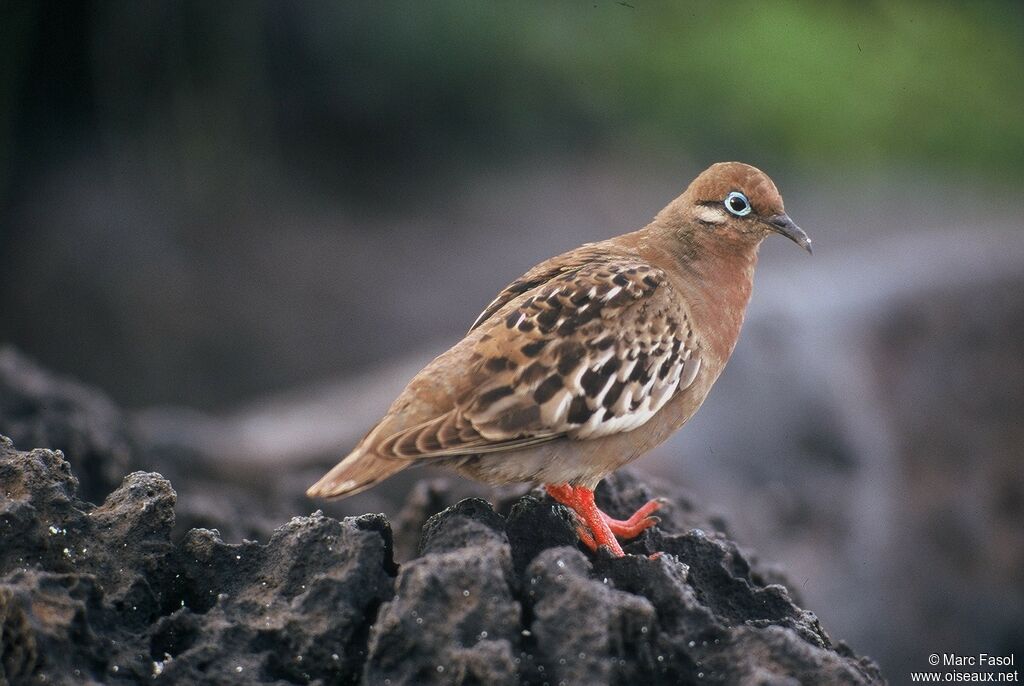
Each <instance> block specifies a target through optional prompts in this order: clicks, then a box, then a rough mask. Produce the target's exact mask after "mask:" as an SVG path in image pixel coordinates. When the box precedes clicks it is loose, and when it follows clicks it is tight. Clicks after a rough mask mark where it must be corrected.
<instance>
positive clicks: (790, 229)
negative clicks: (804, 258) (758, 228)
mask: <svg viewBox="0 0 1024 686" xmlns="http://www.w3.org/2000/svg"><path fill="white" fill-rule="evenodd" d="M765 223H766V224H767V225H768V228H769V229H771V230H772V231H774V232H775V233H777V234H779V235H782V236H785V237H786V238H788V239H789V240H791V241H793V242H794V243H796V244H797V245H799V246H800V247H801V248H803V249H804V250H806V251H807V252H808V254H813V253H812V252H811V239H810V237H809V236H808V235H807V234H806V233H804V230H803V229H801V228H800V227H799V226H797V225H796V224H795V223H794V222H793V220H792V219H790V218H789V215H788V214H777V215H775V216H774V217H771V218H769V219H768V221H767V222H765Z"/></svg>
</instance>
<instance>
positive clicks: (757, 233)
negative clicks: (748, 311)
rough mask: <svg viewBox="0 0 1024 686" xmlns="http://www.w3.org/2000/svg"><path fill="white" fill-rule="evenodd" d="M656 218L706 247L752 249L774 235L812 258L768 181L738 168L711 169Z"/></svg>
mask: <svg viewBox="0 0 1024 686" xmlns="http://www.w3.org/2000/svg"><path fill="white" fill-rule="evenodd" d="M658 216H659V219H662V220H663V221H666V222H669V223H671V224H674V225H676V226H680V227H682V228H683V230H684V231H686V232H688V233H691V235H690V236H688V237H689V238H697V239H698V240H701V242H703V243H705V244H707V243H709V242H713V243H718V244H721V245H733V246H736V247H738V248H742V247H756V246H757V245H758V244H760V242H761V241H762V240H763V239H764V238H765V237H766V236H767V235H768V234H770V233H778V234H781V235H783V236H785V237H786V238H788V239H790V240H791V241H793V242H794V243H796V244H797V245H799V246H800V247H802V248H803V249H804V250H806V251H807V252H811V239H810V238H809V237H808V236H807V234H806V233H804V231H803V229H801V228H800V227H799V226H797V225H796V224H795V223H794V222H793V220H792V219H790V218H789V215H788V214H786V209H785V207H784V206H783V204H782V196H781V195H779V191H778V189H777V188H776V187H775V184H774V183H772V180H771V179H770V178H768V175H767V174H765V173H764V172H763V171H761V170H760V169H757V168H756V167H751V166H750V165H749V164H743V163H742V162H719V163H718V164H713V165H711V166H710V167H708V168H707V169H705V170H704V171H703V172H701V173H700V175H699V176H698V177H697V178H696V179H694V180H693V183H691V184H690V186H689V188H687V189H686V191H685V192H684V193H683V194H682V195H681V196H679V197H678V198H677V199H676V200H675V201H673V202H672V203H671V204H670V205H669V206H668V207H666V208H665V209H664V210H662V212H661V214H659V215H658Z"/></svg>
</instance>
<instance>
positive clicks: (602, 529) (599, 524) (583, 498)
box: [545, 484, 662, 557]
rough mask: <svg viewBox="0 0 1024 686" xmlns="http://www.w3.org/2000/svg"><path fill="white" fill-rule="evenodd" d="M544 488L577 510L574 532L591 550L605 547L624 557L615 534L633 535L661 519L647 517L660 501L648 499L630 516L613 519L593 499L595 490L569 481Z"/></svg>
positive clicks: (622, 535)
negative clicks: (577, 524)
mask: <svg viewBox="0 0 1024 686" xmlns="http://www.w3.org/2000/svg"><path fill="white" fill-rule="evenodd" d="M545 488H546V489H547V492H548V495H550V496H551V497H552V498H554V499H555V500H556V501H558V502H559V503H561V504H562V505H565V506H566V507H568V508H569V509H570V510H572V511H573V512H575V513H576V516H577V517H578V518H579V520H580V525H579V526H578V527H577V528H576V533H577V534H578V535H579V537H580V541H582V542H583V545H585V546H587V547H588V548H590V549H591V550H594V551H596V550H597V549H598V547H599V546H604V547H606V548H608V550H609V551H611V553H612V555H613V556H615V557H623V556H624V555H625V553H623V552H622V546H620V545H619V542H618V540H617V539H616V538H615V537H616V536H621V537H622V538H635V537H636V536H639V535H640V533H641V532H643V531H644V530H645V529H648V528H650V527H652V526H654V525H655V524H657V523H658V522H659V521H660V520H659V519H658V518H657V517H651V516H650V514H651V513H652V512H654V511H655V510H657V509H658V508H659V507H661V503H662V501H660V500H651V501H649V502H648V503H646V504H645V505H644V506H643V507H641V508H640V509H639V510H637V511H636V512H635V513H634V514H633V516H632V517H630V518H629V519H612V518H611V517H609V516H608V515H606V514H605V513H604V512H601V510H599V509H598V507H597V503H595V502H594V492H593V491H592V490H590V489H589V488H583V487H582V486H570V485H569V484H559V485H553V484H549V485H547V486H545Z"/></svg>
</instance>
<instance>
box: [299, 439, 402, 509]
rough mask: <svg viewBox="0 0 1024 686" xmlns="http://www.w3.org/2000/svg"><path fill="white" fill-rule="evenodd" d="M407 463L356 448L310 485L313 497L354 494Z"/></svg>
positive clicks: (376, 482) (308, 494) (309, 491)
mask: <svg viewBox="0 0 1024 686" xmlns="http://www.w3.org/2000/svg"><path fill="white" fill-rule="evenodd" d="M407 466H408V462H405V461H404V460H389V459H387V458H385V457H381V456H380V455H376V454H374V453H372V452H369V451H367V450H361V449H358V448H357V449H356V450H354V451H353V452H352V453H351V454H350V455H349V456H348V457H346V458H345V459H344V460H342V461H341V462H339V463H338V464H336V465H335V466H334V468H333V469H332V470H331V471H329V472H327V474H325V475H324V477H323V478H322V479H320V480H319V481H317V482H316V483H315V484H313V485H312V486H310V487H309V490H307V491H306V495H307V496H309V497H310V498H339V497H346V496H350V495H355V494H356V493H360V492H361V491H365V490H366V489H367V488H370V487H371V486H374V485H376V484H378V483H380V482H381V481H383V480H384V479H386V478H388V477H389V476H391V475H393V474H395V473H397V472H400V471H401V470H403V469H405V468H406V467H407Z"/></svg>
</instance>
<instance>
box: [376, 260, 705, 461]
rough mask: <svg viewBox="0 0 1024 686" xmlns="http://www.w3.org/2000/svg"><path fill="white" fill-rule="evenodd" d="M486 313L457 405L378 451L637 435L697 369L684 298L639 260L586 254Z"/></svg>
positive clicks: (421, 454)
mask: <svg viewBox="0 0 1024 686" xmlns="http://www.w3.org/2000/svg"><path fill="white" fill-rule="evenodd" d="M527 276H529V275H527ZM525 278H526V277H524V279H525ZM521 281H522V280H521ZM517 283H519V282H517ZM513 287H515V284H513V286H510V287H509V288H510V289H512V288H513ZM516 288H518V287H516ZM507 291H508V289H506V292H507ZM500 297H501V296H499V298H500ZM496 302H497V301H496ZM492 308H493V311H491V312H490V314H488V310H491V309H492ZM488 310H485V312H484V314H483V315H481V317H482V319H481V320H478V322H477V323H476V324H475V325H474V329H478V330H474V332H473V333H471V336H475V339H474V345H473V348H472V352H471V359H470V360H469V361H468V362H469V364H468V371H467V374H468V378H467V379H466V381H467V383H466V384H465V385H464V388H465V389H467V390H465V391H464V392H462V393H461V394H460V395H459V396H458V397H457V398H456V401H455V406H454V407H453V408H452V410H451V411H449V412H447V413H445V414H443V415H441V416H439V417H436V418H433V419H430V420H428V421H425V422H423V423H421V424H418V425H416V426H412V427H408V428H406V429H404V430H402V431H400V432H398V433H396V434H394V435H392V436H389V437H387V438H386V439H385V440H383V441H382V442H381V443H380V444H379V445H378V447H377V448H376V449H377V451H378V452H379V453H380V454H382V455H388V456H391V457H398V458H404V459H418V458H429V457H443V456H451V455H467V454H483V453H492V452H499V451H505V450H513V449H517V448H522V447H525V446H528V445H533V444H536V443H539V442H543V441H547V440H551V439H553V438H558V437H563V436H564V437H568V438H572V439H579V440H583V439H589V438H596V437H599V436H605V435H608V434H613V433H618V432H625V431H632V430H633V429H636V428H637V427H639V426H642V425H643V424H644V423H645V422H647V421H648V420H650V419H651V417H653V416H654V415H655V413H657V412H658V411H659V410H660V409H661V408H662V407H664V405H665V403H667V402H668V400H669V399H670V398H671V397H672V396H673V395H674V394H675V393H677V392H678V391H679V390H681V389H684V388H686V387H687V386H689V385H690V384H691V383H692V382H693V379H694V377H695V376H696V374H697V370H698V369H699V368H700V359H699V357H698V356H697V350H698V344H697V341H696V340H695V338H694V333H693V328H692V326H691V322H690V321H689V314H688V312H687V310H686V308H685V306H683V305H682V304H681V302H680V299H679V298H678V297H675V296H674V294H673V293H672V287H671V285H670V284H669V282H668V280H667V278H666V276H665V274H664V273H663V272H662V271H661V270H659V269H656V268H654V267H652V266H650V265H648V264H646V263H644V262H642V261H639V260H635V259H621V258H620V259H617V260H605V261H600V262H598V261H588V262H585V263H583V264H581V265H577V266H575V267H573V268H571V269H566V270H561V271H559V272H556V273H555V274H554V275H553V276H550V277H549V278H547V279H546V280H545V281H543V282H542V283H537V284H533V285H530V286H524V287H522V291H521V292H518V293H515V292H513V293H512V294H511V295H510V296H509V297H508V298H507V299H506V300H505V301H504V304H501V305H499V306H498V307H497V308H494V304H493V303H492V305H491V306H490V307H489V308H488Z"/></svg>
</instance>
